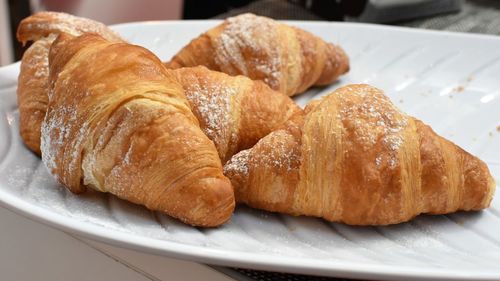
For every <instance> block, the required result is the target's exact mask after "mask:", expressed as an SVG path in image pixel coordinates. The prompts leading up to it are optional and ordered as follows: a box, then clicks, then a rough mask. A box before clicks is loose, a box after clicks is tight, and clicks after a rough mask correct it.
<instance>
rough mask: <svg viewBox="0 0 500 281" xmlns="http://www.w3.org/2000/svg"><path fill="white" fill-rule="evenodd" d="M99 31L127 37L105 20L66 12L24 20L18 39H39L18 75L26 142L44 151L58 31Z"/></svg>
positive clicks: (112, 37) (110, 36)
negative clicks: (42, 137) (52, 50)
mask: <svg viewBox="0 0 500 281" xmlns="http://www.w3.org/2000/svg"><path fill="white" fill-rule="evenodd" d="M62 32H65V33H68V34H71V35H73V36H78V35H81V34H83V33H96V34H99V35H101V36H103V37H104V38H106V39H108V40H110V41H116V42H121V41H123V40H122V39H121V38H120V37H119V36H118V35H117V34H116V33H115V32H114V31H112V30H111V29H109V28H108V27H107V26H105V25H104V24H102V23H99V22H96V21H92V20H90V19H86V18H80V17H75V16H72V15H68V14H65V13H56V12H39V13H36V14H34V15H32V16H29V17H27V18H25V19H23V20H22V21H21V23H20V24H19V26H18V29H17V39H18V40H19V41H20V42H22V43H23V44H25V43H26V42H28V41H35V42H34V43H33V45H31V46H30V47H29V48H28V49H27V50H26V52H25V53H24V55H23V58H22V60H21V69H20V72H19V78H18V88H17V100H18V105H19V118H20V124H19V128H20V132H21V137H22V139H23V141H24V143H25V144H26V146H27V147H28V148H29V149H30V150H32V151H33V152H35V153H36V154H37V155H40V127H41V124H42V120H43V118H44V117H45V112H46V110H47V103H48V96H47V95H48V79H49V49H50V46H51V45H52V42H53V41H54V39H55V38H56V37H57V35H58V34H60V33H62Z"/></svg>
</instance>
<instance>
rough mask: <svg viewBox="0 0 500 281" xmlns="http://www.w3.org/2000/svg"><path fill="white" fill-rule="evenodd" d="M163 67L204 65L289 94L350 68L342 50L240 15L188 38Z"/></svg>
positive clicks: (291, 29)
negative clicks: (195, 36)
mask: <svg viewBox="0 0 500 281" xmlns="http://www.w3.org/2000/svg"><path fill="white" fill-rule="evenodd" d="M166 65H167V67H169V68H179V67H186V66H197V65H204V66H206V67H208V68H209V69H212V70H217V71H221V72H224V73H227V74H230V75H245V76H248V77H250V78H251V79H253V80H262V81H264V82H265V83H266V84H268V85H269V86H270V87H271V88H272V89H274V90H277V91H280V92H282V93H285V94H286V95H289V96H293V95H295V94H298V93H302V92H304V91H305V90H307V89H308V88H309V87H311V86H313V85H328V84H330V83H332V82H334V81H335V80H336V79H337V78H338V77H339V75H341V74H344V73H346V72H347V71H348V70H349V59H348V57H347V55H346V54H345V52H344V51H343V50H342V48H340V47H339V46H336V45H333V44H331V43H326V42H325V41H323V40H322V39H321V38H319V37H317V36H315V35H313V34H311V33H309V32H307V31H304V30H302V29H299V28H296V27H292V26H288V25H286V24H283V23H279V22H277V21H274V20H272V19H270V18H266V17H260V16H256V15H253V14H242V15H239V16H236V17H232V18H228V19H227V20H225V21H224V22H223V23H222V24H220V25H218V26H216V27H214V28H212V29H210V30H208V31H207V32H205V33H203V34H202V35H200V36H199V37H198V38H196V39H194V40H192V41H191V42H190V43H189V44H188V45H187V46H185V47H184V48H183V49H182V50H180V51H179V52H178V53H177V54H176V55H175V56H174V57H173V58H172V60H171V61H170V62H168V63H166Z"/></svg>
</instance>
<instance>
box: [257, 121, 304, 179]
mask: <svg viewBox="0 0 500 281" xmlns="http://www.w3.org/2000/svg"><path fill="white" fill-rule="evenodd" d="M290 138H292V136H291V135H289V134H288V132H287V131H285V130H278V131H274V132H273V133H271V134H269V135H268V136H267V137H266V138H265V139H263V140H265V142H266V143H268V144H270V147H272V149H271V150H270V151H266V153H262V154H260V157H258V158H256V159H257V161H258V163H256V165H259V166H261V165H262V166H268V167H273V168H277V169H284V170H285V171H291V170H292V169H293V168H295V167H298V165H297V164H298V162H299V161H300V155H299V153H298V152H297V150H296V149H295V148H297V147H296V144H295V143H290ZM257 145H258V144H257Z"/></svg>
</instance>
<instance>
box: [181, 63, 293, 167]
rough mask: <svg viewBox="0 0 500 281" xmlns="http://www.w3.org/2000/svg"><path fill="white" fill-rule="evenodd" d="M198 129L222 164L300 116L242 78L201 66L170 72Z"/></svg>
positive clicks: (256, 83)
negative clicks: (293, 117)
mask: <svg viewBox="0 0 500 281" xmlns="http://www.w3.org/2000/svg"><path fill="white" fill-rule="evenodd" d="M173 72H174V75H175V77H176V78H177V80H178V82H179V83H180V84H181V85H182V86H183V88H184V91H185V94H186V97H187V99H188V100H189V102H190V104H191V108H192V111H193V113H194V115H195V116H196V118H198V120H199V122H200V127H201V128H202V130H203V131H204V132H205V134H206V135H207V136H208V137H209V138H210V139H211V140H212V141H213V142H214V144H215V147H217V151H218V152H219V156H220V158H221V160H222V162H223V163H225V162H226V161H227V160H229V158H230V157H231V156H233V155H234V154H235V153H237V152H239V151H241V150H243V149H247V148H250V147H252V146H253V145H255V144H256V143H257V141H258V140H260V139H261V138H263V137H265V136H266V135H267V134H269V133H270V132H272V131H274V130H276V129H278V128H280V127H281V126H282V125H283V124H284V123H285V122H286V121H287V120H288V119H289V118H290V117H291V116H293V115H294V114H302V109H300V108H299V107H298V106H297V105H296V104H295V103H294V102H293V101H292V100H291V99H290V98H289V97H288V96H286V95H284V94H282V93H280V92H277V91H274V90H272V89H270V88H269V87H268V86H267V85H266V84H264V83H262V82H260V81H253V80H251V79H249V78H247V77H245V76H229V75H227V74H224V73H221V72H217V71H211V70H209V69H207V68H206V67H203V66H198V67H184V68H179V69H176V70H173Z"/></svg>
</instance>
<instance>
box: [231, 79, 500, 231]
mask: <svg viewBox="0 0 500 281" xmlns="http://www.w3.org/2000/svg"><path fill="white" fill-rule="evenodd" d="M305 111H306V115H305V117H302V116H300V115H296V116H295V118H294V119H293V120H292V121H291V122H290V123H289V124H288V125H287V128H285V129H282V130H277V131H275V132H273V133H271V134H269V135H268V136H266V137H265V138H263V139H262V140H260V141H259V142H258V143H257V145H255V146H254V147H253V148H252V149H249V150H244V151H242V152H240V153H238V154H236V155H235V156H233V158H232V159H231V160H230V161H229V162H228V163H226V165H225V167H224V171H225V174H226V175H227V176H228V177H229V178H230V179H231V181H232V183H233V186H234V188H235V196H236V200H237V201H238V202H242V203H245V204H248V205H250V206H252V207H256V208H261V209H265V210H269V211H276V212H283V213H288V214H293V215H308V216H316V217H322V218H324V219H327V220H329V221H338V222H344V223H347V224H353V225H386V224H394V223H400V222H404V221H408V220H410V219H411V218H413V217H415V216H416V215H418V214H421V213H429V214H446V213H450V212H455V211H457V210H466V211H467V210H480V209H483V208H486V207H488V206H489V204H490V202H491V200H492V197H493V193H494V189H495V183H494V180H493V178H492V177H491V175H490V172H489V170H488V167H487V166H486V164H485V163H484V162H482V161H481V160H479V159H478V158H476V157H474V156H472V155H471V154H469V153H467V152H465V151H464V150H462V149H461V148H459V147H458V146H456V145H455V144H453V143H452V142H450V141H448V140H445V139H444V138H442V137H440V136H438V135H437V134H436V133H435V132H434V131H433V130H432V129H431V128H430V127H429V126H427V125H425V124H423V123H422V122H421V121H419V120H417V119H415V118H412V117H410V116H407V115H406V114H404V113H402V112H400V111H399V110H398V109H397V108H396V107H395V106H394V105H393V104H392V103H391V102H390V101H389V99H388V98H387V97H386V96H384V95H383V93H382V91H380V90H378V89H376V88H374V87H371V86H368V85H349V86H346V87H342V88H340V89H338V90H337V91H335V92H334V93H332V94H330V95H329V96H327V97H325V98H323V99H322V100H320V101H316V102H313V103H312V104H311V105H309V106H308V107H307V108H306V110H305Z"/></svg>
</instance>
